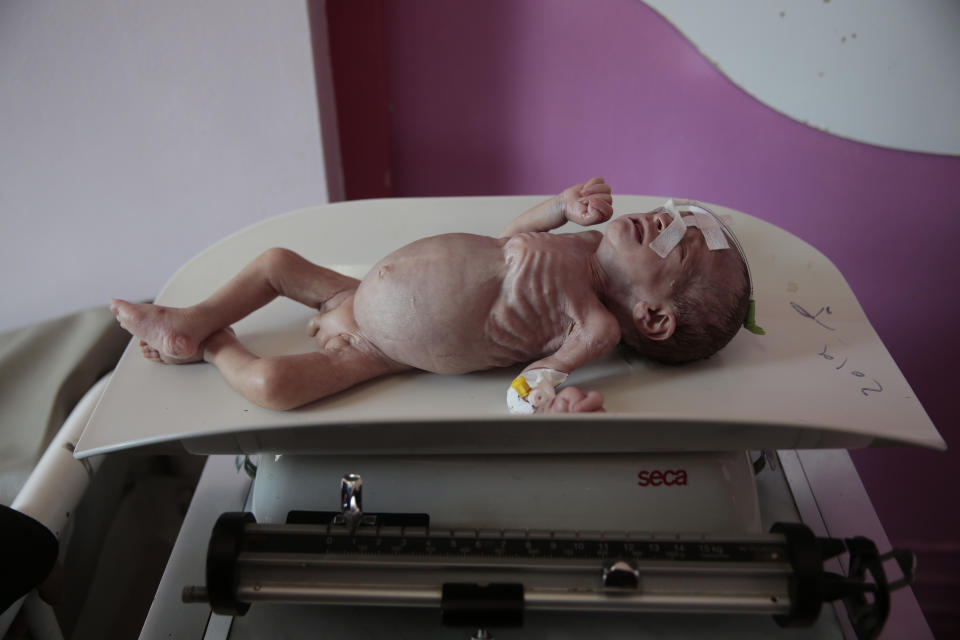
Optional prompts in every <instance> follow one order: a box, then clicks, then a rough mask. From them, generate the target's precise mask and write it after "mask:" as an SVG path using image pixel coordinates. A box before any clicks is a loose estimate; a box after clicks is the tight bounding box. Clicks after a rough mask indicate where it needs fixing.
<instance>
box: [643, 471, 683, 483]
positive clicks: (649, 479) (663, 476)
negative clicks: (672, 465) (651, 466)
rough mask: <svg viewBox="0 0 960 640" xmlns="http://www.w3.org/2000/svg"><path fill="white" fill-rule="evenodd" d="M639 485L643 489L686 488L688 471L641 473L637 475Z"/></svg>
mask: <svg viewBox="0 0 960 640" xmlns="http://www.w3.org/2000/svg"><path fill="white" fill-rule="evenodd" d="M637 484H638V485H640V486H641V487H659V486H668V487H673V486H678V485H682V486H686V484H687V471H686V469H677V470H668V471H660V470H657V471H641V472H640V473H638V474H637Z"/></svg>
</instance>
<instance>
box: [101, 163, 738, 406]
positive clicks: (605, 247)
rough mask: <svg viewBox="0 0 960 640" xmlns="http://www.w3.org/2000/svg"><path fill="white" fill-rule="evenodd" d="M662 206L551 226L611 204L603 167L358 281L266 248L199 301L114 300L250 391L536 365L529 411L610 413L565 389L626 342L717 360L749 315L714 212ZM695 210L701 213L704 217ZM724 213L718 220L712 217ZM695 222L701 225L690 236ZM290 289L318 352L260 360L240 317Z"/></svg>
mask: <svg viewBox="0 0 960 640" xmlns="http://www.w3.org/2000/svg"><path fill="white" fill-rule="evenodd" d="M688 208H692V209H694V212H695V214H696V215H695V216H694V215H689V216H682V215H681V214H680V213H679V211H678V209H677V208H676V207H674V206H673V204H672V201H670V202H668V206H667V207H666V208H663V207H661V208H660V209H657V210H656V211H653V212H650V213H644V214H630V215H625V216H621V217H618V218H616V219H615V220H613V221H612V222H611V223H610V224H609V225H607V228H606V230H605V232H604V233H601V232H599V231H595V230H591V231H582V232H579V233H573V234H552V233H549V231H550V230H551V229H556V228H557V227H559V226H561V225H563V224H564V223H565V222H567V221H572V222H575V223H577V224H580V225H583V226H587V225H593V224H597V223H600V222H605V221H606V220H608V219H609V218H610V217H611V215H612V214H613V198H612V196H611V195H610V187H609V185H607V184H606V183H605V182H604V181H603V179H602V178H593V179H591V180H589V181H587V182H586V183H584V184H578V185H574V186H572V187H570V188H568V189H566V190H564V191H563V192H562V193H561V194H559V195H557V196H554V197H553V198H551V199H549V200H547V201H546V202H543V203H541V204H540V205H538V206H536V207H534V208H533V209H531V210H529V211H527V212H526V213H524V214H522V215H521V216H520V217H519V218H517V219H516V220H514V221H513V223H511V224H510V225H509V226H508V227H507V229H506V230H505V231H504V232H503V234H502V235H501V236H500V237H499V238H492V237H487V236H478V235H470V234H459V233H453V234H445V235H440V236H434V237H430V238H425V239H422V240H418V241H416V242H413V243H411V244H409V245H407V246H405V247H402V248H400V249H398V250H397V251H395V252H393V253H391V254H390V255H388V256H387V257H386V258H384V259H383V260H381V261H380V262H379V263H377V264H376V265H375V266H374V267H373V268H372V269H371V270H370V272H369V273H368V274H367V275H366V276H365V277H364V279H363V280H362V281H360V280H356V279H355V278H349V277H347V276H344V275H342V274H339V273H337V272H335V271H331V270H330V269H326V268H324V267H320V266H317V265H315V264H312V263H310V262H308V261H307V260H305V259H304V258H302V257H301V256H299V255H297V254H295V253H293V252H292V251H288V250H285V249H270V250H268V251H266V252H264V253H263V254H261V255H260V256H259V257H257V258H256V259H255V260H254V261H253V262H251V263H250V264H249V265H247V266H246V267H245V268H244V269H243V270H242V271H240V273H239V274H237V275H236V276H234V278H233V279H232V280H230V281H229V282H228V283H226V284H225V285H224V286H223V287H221V288H220V289H219V290H217V291H216V292H215V293H213V295H211V296H210V297H209V298H207V299H206V300H204V301H202V302H200V303H199V304H196V305H194V306H192V307H186V308H173V307H162V306H157V305H152V304H132V303H130V302H126V301H123V300H116V299H115V300H113V301H111V305H110V308H111V310H112V311H113V313H114V314H116V316H117V319H118V320H119V322H120V324H121V325H122V326H123V327H124V328H125V329H127V330H128V331H130V332H131V333H132V334H133V335H134V336H136V337H137V338H139V339H140V346H141V349H142V351H143V354H144V356H145V357H147V358H148V359H150V360H154V361H157V362H164V363H172V364H182V363H187V362H198V361H207V362H210V363H212V364H213V365H214V366H216V367H217V369H218V370H219V371H220V373H221V374H222V375H223V376H224V378H226V380H227V382H228V383H229V384H230V385H231V386H232V387H233V388H234V389H235V390H237V391H238V392H240V393H241V394H243V396H244V397H246V398H247V399H248V400H250V401H252V402H254V403H256V404H258V405H260V406H262V407H266V408H269V409H291V408H294V407H298V406H300V405H303V404H306V403H309V402H312V401H314V400H318V399H320V398H324V397H326V396H329V395H331V394H334V393H337V392H338V391H342V390H343V389H346V388H348V387H351V386H353V385H356V384H358V383H360V382H363V381H365V380H369V379H371V378H376V377H378V376H382V375H386V374H390V373H395V372H399V371H405V370H409V369H422V370H424V371H432V372H436V373H444V374H458V373H467V372H470V371H477V370H481V369H489V368H491V367H501V366H506V365H511V364H515V363H518V362H530V364H529V365H528V366H527V367H526V369H524V372H523V374H522V375H521V376H520V377H519V378H517V379H516V380H515V381H514V383H513V384H512V385H511V389H509V390H508V404H509V405H510V406H511V409H512V410H514V411H515V412H519V413H532V412H534V411H541V412H550V413H566V412H591V411H602V410H603V398H602V396H601V395H600V394H599V393H597V392H596V391H591V392H589V393H585V392H583V391H581V390H579V389H577V388H576V387H572V386H571V387H565V388H564V389H562V390H561V391H560V392H559V393H554V391H553V388H554V387H555V386H557V385H559V384H560V383H562V382H563V380H564V379H565V378H566V374H569V373H570V372H571V371H573V370H574V369H576V368H577V367H579V366H581V365H583V364H585V363H587V362H590V361H591V360H593V359H594V358H596V357H598V356H600V355H602V354H603V353H604V352H606V351H608V350H609V349H611V348H612V347H613V346H614V345H616V344H617V343H619V342H620V341H621V340H622V341H624V342H626V343H627V344H629V345H630V346H632V347H634V348H635V349H637V350H638V351H639V352H641V353H643V354H646V355H648V356H650V357H652V358H655V359H657V360H659V361H663V362H670V363H679V362H685V361H690V360H696V359H699V358H705V357H708V356H710V355H711V354H713V353H714V352H716V351H717V350H718V349H720V348H721V347H723V346H724V345H725V344H726V343H727V342H729V340H730V339H731V338H732V337H733V335H734V334H735V333H736V332H737V330H738V329H739V328H740V327H741V326H743V323H744V319H745V318H746V314H747V306H748V303H749V297H750V282H749V276H748V273H747V270H746V265H745V263H744V260H743V258H742V257H741V255H740V253H739V251H738V250H737V249H732V250H731V249H730V248H729V246H728V245H727V243H726V238H727V237H729V238H730V239H731V240H732V239H733V236H732V235H730V234H729V231H728V230H725V228H724V227H722V225H720V223H719V222H716V221H715V220H716V218H715V217H714V216H712V214H708V212H706V210H703V209H702V208H698V207H688ZM698 221H699V225H698V224H697V222H698ZM711 221H714V222H711ZM689 226H699V229H697V230H696V231H694V232H687V233H684V231H692V230H690V229H687V227H689ZM277 296H286V297H288V298H292V299H293V300H296V301H298V302H301V303H303V304H305V305H307V306H309V307H312V308H314V309H317V310H318V311H319V313H318V314H316V315H315V316H313V317H312V318H311V319H310V321H309V323H308V331H309V333H310V335H312V336H314V337H315V339H316V342H317V346H318V348H317V349H316V350H315V351H313V352H310V353H304V354H298V355H291V356H276V357H258V356H256V355H254V354H252V353H251V352H250V351H248V350H247V349H246V348H245V347H244V346H243V345H242V344H241V343H240V341H239V340H238V339H237V337H236V336H235V335H234V333H233V331H232V330H231V329H230V328H229V327H230V325H231V324H233V323H234V322H236V321H238V320H240V319H241V318H243V317H245V316H246V315H248V314H250V313H251V312H253V311H254V310H256V309H258V308H260V307H262V306H264V305H266V304H267V303H268V302H270V301H271V300H273V299H274V298H275V297H277Z"/></svg>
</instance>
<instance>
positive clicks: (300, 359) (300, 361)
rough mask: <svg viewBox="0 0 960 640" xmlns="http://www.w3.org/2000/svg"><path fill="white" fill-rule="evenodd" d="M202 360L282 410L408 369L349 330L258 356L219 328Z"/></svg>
mask: <svg viewBox="0 0 960 640" xmlns="http://www.w3.org/2000/svg"><path fill="white" fill-rule="evenodd" d="M204 360H206V361H207V362H211V363H213V364H214V366H216V367H217V369H219V370H220V373H221V374H223V377H224V378H226V380H227V382H228V383H229V384H230V386H231V387H233V388H234V389H235V390H236V391H238V392H240V393H241V394H242V395H243V396H244V397H245V398H246V399H247V400H250V401H251V402H253V403H254V404H257V405H259V406H261V407H264V408H266V409H275V410H279V411H283V410H286V409H293V408H295V407H299V406H301V405H304V404H307V403H309V402H313V401H314V400H319V399H320V398H325V397H327V396H329V395H332V394H334V393H337V392H338V391H343V390H344V389H347V388H349V387H352V386H354V385H357V384H359V383H361V382H364V381H365V380H370V379H372V378H377V377H379V376H382V375H386V374H388V373H396V372H399V371H404V370H407V369H410V367H407V366H405V365H401V364H400V363H397V362H394V361H392V360H390V359H389V358H387V357H386V356H384V355H383V354H382V353H380V352H379V350H377V349H376V348H375V347H373V346H372V345H370V344H369V343H367V342H365V341H363V340H362V339H361V340H359V341H355V340H353V339H352V337H351V336H346V335H344V336H342V337H341V336H338V337H334V338H331V339H330V340H328V341H327V343H326V345H325V346H324V347H323V348H322V349H320V350H319V351H316V352H313V353H304V354H299V355H292V356H274V357H267V358H258V357H257V356H255V355H254V354H252V353H250V352H249V351H247V350H246V348H244V346H243V345H242V344H240V342H239V341H238V340H237V338H236V336H234V335H233V334H232V333H230V332H228V331H219V332H217V333H215V334H214V335H212V336H211V337H210V338H209V339H208V340H207V341H206V342H205V343H204Z"/></svg>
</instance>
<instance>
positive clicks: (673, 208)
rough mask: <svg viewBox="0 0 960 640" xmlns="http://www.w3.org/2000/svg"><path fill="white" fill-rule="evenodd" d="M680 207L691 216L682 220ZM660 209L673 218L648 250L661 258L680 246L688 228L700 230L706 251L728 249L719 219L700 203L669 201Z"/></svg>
mask: <svg viewBox="0 0 960 640" xmlns="http://www.w3.org/2000/svg"><path fill="white" fill-rule="evenodd" d="M680 207H684V208H686V209H689V210H690V211H691V213H693V216H692V217H687V218H684V217H683V215H682V214H681V213H680ZM662 209H664V211H665V212H666V213H668V214H669V215H670V217H672V218H673V222H671V223H670V224H669V225H668V226H667V228H666V229H664V230H663V231H661V232H660V235H658V236H657V237H656V238H655V239H654V240H653V242H651V243H650V249H652V250H653V252H654V253H656V254H657V255H658V256H660V257H661V258H666V257H667V256H668V255H670V252H671V251H673V250H674V249H675V248H676V247H677V245H678V244H680V242H681V241H682V240H683V236H684V235H685V234H686V232H687V228H688V227H697V228H699V229H700V232H701V233H702V234H703V239H704V240H705V241H706V243H707V249H709V250H710V251H717V250H719V249H729V248H730V244H729V243H728V242H727V232H726V231H725V230H724V228H723V224H722V223H721V222H720V219H719V218H717V216H716V215H715V214H714V213H713V212H712V211H710V210H709V209H707V208H706V207H704V206H703V205H701V204H700V203H698V202H695V201H693V200H676V201H675V200H673V199H670V200H667V201H666V202H665V203H664V204H663V207H662Z"/></svg>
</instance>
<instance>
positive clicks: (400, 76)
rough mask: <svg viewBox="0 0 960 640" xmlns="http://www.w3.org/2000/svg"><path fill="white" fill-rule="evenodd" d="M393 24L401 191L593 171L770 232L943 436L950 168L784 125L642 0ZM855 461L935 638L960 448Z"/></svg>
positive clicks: (954, 539)
mask: <svg viewBox="0 0 960 640" xmlns="http://www.w3.org/2000/svg"><path fill="white" fill-rule="evenodd" d="M386 32H387V55H388V63H389V70H388V73H389V87H390V98H391V104H392V108H393V113H392V116H391V117H392V134H393V140H394V169H395V174H396V180H397V195H399V196H438V195H478V194H530V193H554V192H556V191H557V190H559V189H561V188H563V187H565V186H567V185H569V184H572V183H574V182H577V181H580V180H583V179H585V178H587V177H590V176H593V175H603V176H604V177H605V178H606V179H607V181H608V182H609V183H610V184H611V185H612V186H613V189H614V193H616V192H621V193H636V194H647V195H663V196H667V195H671V196H679V197H689V198H697V199H701V200H706V201H711V202H716V203H719V204H723V205H726V206H729V207H732V208H735V209H738V210H741V211H744V212H747V213H750V214H752V215H755V216H758V217H760V218H763V219H765V220H767V221H769V222H772V223H774V224H776V225H778V226H780V227H783V228H784V229H787V230H789V231H791V232H792V233H794V234H796V235H798V236H799V237H801V238H803V239H805V240H806V241H807V242H809V243H810V244H812V245H814V246H815V247H817V248H818V249H820V250H821V251H823V252H824V253H825V254H826V255H827V256H828V257H829V258H830V259H831V260H833V262H834V263H835V264H836V265H837V266H838V267H839V269H840V271H841V272H842V273H843V274H844V275H845V276H846V278H847V281H848V282H849V283H850V285H851V287H852V288H853V290H854V291H855V292H856V294H857V296H858V298H859V300H860V302H861V304H862V305H863V307H864V309H865V310H866V312H867V315H868V316H869V318H870V319H871V322H872V323H873V325H874V327H875V328H876V330H877V331H878V333H879V334H880V336H881V338H882V339H883V341H884V343H885V344H886V345H887V347H888V349H889V350H890V352H891V353H892V354H893V357H894V358H895V359H896V361H897V363H898V364H899V365H900V367H901V369H902V370H903V372H904V374H905V375H906V377H907V379H908V380H909V381H910V384H911V385H912V386H913V388H914V390H915V391H916V393H917V395H918V396H919V398H920V400H921V402H922V403H923V404H924V406H925V407H926V409H927V411H928V413H929V414H930V417H931V418H932V419H933V421H934V423H935V424H936V425H937V428H938V429H939V430H940V432H941V433H942V434H943V436H944V438H945V439H946V440H947V442H948V444H954V445H955V444H956V442H957V434H958V426H957V425H958V419H957V412H956V410H954V409H953V406H952V405H953V403H952V400H953V398H952V394H953V393H954V390H953V387H954V386H955V383H956V382H958V376H957V374H956V373H954V369H953V367H954V366H956V365H955V363H957V362H960V338H958V334H957V332H956V331H955V330H954V327H953V324H954V322H955V321H956V318H958V317H960V299H958V296H957V294H956V291H957V285H956V284H951V282H953V280H954V278H955V276H956V274H958V273H960V252H958V251H957V250H956V249H955V248H954V247H955V245H956V243H957V239H958V237H960V215H958V214H960V158H958V157H947V156H933V155H924V154H917V153H908V152H902V151H895V150H888V149H882V148H878V147H874V146H870V145H866V144H860V143H856V142H851V141H848V140H844V139H841V138H838V137H835V136H833V135H830V134H827V133H823V132H821V131H817V130H815V129H812V128H809V127H807V126H805V125H802V124H800V123H797V122H795V121H793V120H790V119H789V118H787V117H785V116H782V115H780V114H779V113H776V112H774V111H772V110H771V109H769V108H768V107H766V106H764V105H763V104H761V103H760V102H758V101H756V100H754V99H753V98H751V97H750V96H749V95H747V94H746V93H744V92H743V91H741V90H740V89H739V88H737V87H736V86H735V85H733V84H732V83H731V82H730V81H729V80H728V79H727V78H726V77H725V76H723V75H722V74H721V73H720V72H719V71H717V69H716V68H715V67H714V66H713V65H711V64H710V63H709V62H708V61H707V60H706V59H705V58H704V57H703V56H701V55H700V54H699V53H698V52H697V50H696V49H695V48H694V47H693V46H692V45H691V44H690V43H689V42H688V41H687V40H686V39H685V38H684V37H683V36H682V35H681V34H680V33H678V32H677V31H676V30H675V29H674V28H673V27H672V26H671V25H670V24H669V23H668V22H666V21H665V20H664V19H662V18H661V17H660V16H659V15H658V14H656V13H655V12H654V11H652V10H651V9H650V8H648V7H647V6H646V5H644V4H642V3H640V2H637V1H630V0H605V1H604V2H601V3H585V2H578V1H576V0H523V1H518V0H497V1H494V0H485V1H483V2H480V1H476V2H465V1H463V2H455V3H449V2H445V1H443V0H429V1H428V0H421V1H419V2H398V1H393V2H390V1H387V2H386ZM851 108H869V105H851ZM853 456H854V460H855V462H856V464H857V467H858V469H859V470H860V473H861V476H862V478H863V480H864V483H865V484H866V486H867V489H868V491H869V493H870V495H871V497H872V499H873V501H874V504H875V506H876V509H877V512H878V514H879V515H880V518H881V520H882V521H883V523H884V526H885V528H886V530H887V533H888V535H889V536H890V538H891V541H892V542H893V543H894V544H909V545H911V546H912V547H913V548H915V549H917V550H919V551H920V553H921V562H923V561H924V560H925V559H926V560H928V565H927V566H926V567H923V565H921V567H923V568H926V569H927V571H926V573H923V574H921V577H924V576H925V577H926V579H925V580H923V582H921V584H920V586H919V588H918V589H917V593H918V596H919V598H920V600H921V603H922V604H923V606H924V609H925V611H926V613H927V615H928V617H929V618H930V620H931V624H933V625H934V626H936V619H935V618H936V617H937V615H938V614H937V612H936V609H937V608H938V607H939V604H938V602H939V601H940V600H941V599H943V598H946V597H947V596H949V594H946V593H944V592H942V590H941V591H938V587H936V586H935V585H934V583H935V582H936V580H933V579H931V576H933V577H936V575H938V572H940V573H943V572H944V571H947V570H945V569H943V567H944V566H947V567H948V568H949V569H952V571H947V573H945V575H946V576H947V577H948V578H949V579H950V580H952V581H953V582H954V585H953V587H951V588H956V584H955V583H956V578H955V576H956V575H957V573H960V571H958V563H957V558H958V557H960V517H958V512H957V500H956V498H955V497H953V496H954V487H955V486H956V485H957V484H958V483H960V472H958V469H960V465H958V462H960V455H958V454H957V453H956V451H952V452H948V453H946V454H944V453H935V452H928V451H908V450H902V449H891V450H865V451H858V452H854V454H853ZM951 563H952V564H951ZM931 565H934V566H931ZM951 573H952V575H950V574H951ZM950 597H951V598H955V597H956V592H954V595H953V596H950ZM953 606H954V608H955V605H953Z"/></svg>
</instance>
